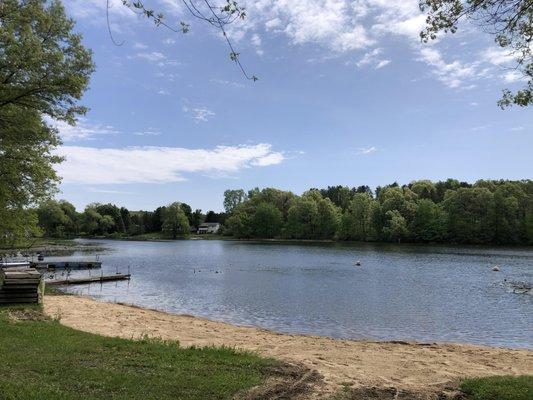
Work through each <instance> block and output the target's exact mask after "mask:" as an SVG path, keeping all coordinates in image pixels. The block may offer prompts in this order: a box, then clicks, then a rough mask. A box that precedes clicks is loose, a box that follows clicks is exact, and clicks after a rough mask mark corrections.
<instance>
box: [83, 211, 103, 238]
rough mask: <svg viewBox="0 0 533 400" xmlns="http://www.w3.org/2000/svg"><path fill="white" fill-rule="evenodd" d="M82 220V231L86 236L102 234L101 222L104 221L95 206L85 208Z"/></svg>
mask: <svg viewBox="0 0 533 400" xmlns="http://www.w3.org/2000/svg"><path fill="white" fill-rule="evenodd" d="M81 220H82V224H81V229H82V231H83V232H84V233H85V234H87V235H96V234H99V233H101V229H100V222H101V221H102V216H101V215H100V213H98V211H96V208H95V207H94V205H92V204H89V205H88V206H87V207H85V210H84V211H83V214H82V217H81Z"/></svg>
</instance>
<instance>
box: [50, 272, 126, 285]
mask: <svg viewBox="0 0 533 400" xmlns="http://www.w3.org/2000/svg"><path fill="white" fill-rule="evenodd" d="M130 278H131V275H130V274H115V275H101V276H88V277H85V278H69V279H63V280H56V281H46V284H47V285H83V284H86V283H98V282H101V283H103V282H113V281H125V280H129V279H130Z"/></svg>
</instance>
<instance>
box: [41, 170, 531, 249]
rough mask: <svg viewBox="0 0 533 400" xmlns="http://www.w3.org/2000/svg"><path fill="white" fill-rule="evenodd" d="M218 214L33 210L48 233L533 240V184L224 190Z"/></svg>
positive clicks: (109, 207)
mask: <svg viewBox="0 0 533 400" xmlns="http://www.w3.org/2000/svg"><path fill="white" fill-rule="evenodd" d="M224 209H225V211H224V212H220V213H218V212H214V211H208V212H207V213H203V212H202V210H199V209H196V210H194V211H193V209H192V207H191V206H190V205H188V204H186V203H183V202H179V201H176V202H173V203H171V204H169V205H166V206H161V207H158V208H157V209H155V210H154V211H131V210H128V209H127V208H125V207H118V206H116V205H114V204H100V203H92V204H89V205H88V206H87V207H86V208H85V210H84V211H83V212H78V211H77V210H76V209H75V207H74V206H73V205H72V204H70V203H68V202H67V201H64V200H61V201H56V200H49V201H46V202H44V203H42V204H41V205H40V206H39V207H38V208H37V209H35V210H33V212H35V214H36V218H37V219H38V225H39V227H40V230H41V232H42V233H43V234H44V235H45V236H47V237H76V236H109V237H141V236H142V235H145V236H147V235H148V237H150V236H149V235H150V234H154V235H153V236H152V237H158V238H165V237H166V238H176V237H186V236H188V235H189V234H190V233H191V232H196V231H197V229H198V227H199V226H200V224H202V223H205V222H211V223H219V224H220V225H221V228H220V231H219V233H220V234H222V235H225V236H230V237H235V238H240V239H295V240H298V239H305V240H351V241H369V242H381V241H383V242H411V243H459V244H511V245H531V244H533V181H531V180H529V179H528V180H520V181H510V180H480V181H477V182H475V183H474V184H470V183H467V182H459V181H458V180H455V179H448V180H446V181H438V182H432V181H429V180H419V181H413V182H411V183H409V184H406V185H402V186H401V185H399V184H397V183H393V184H390V185H387V186H383V187H377V188H376V189H375V190H372V189H371V188H370V187H369V186H366V185H363V186H359V187H352V188H350V187H347V186H329V187H327V188H325V189H310V190H308V191H306V192H304V193H303V194H302V195H300V196H299V195H296V194H294V193H292V192H290V191H284V190H279V189H274V188H266V189H262V190H260V189H259V188H255V189H252V190H250V191H248V192H245V191H244V190H242V189H236V190H226V191H225V192H224Z"/></svg>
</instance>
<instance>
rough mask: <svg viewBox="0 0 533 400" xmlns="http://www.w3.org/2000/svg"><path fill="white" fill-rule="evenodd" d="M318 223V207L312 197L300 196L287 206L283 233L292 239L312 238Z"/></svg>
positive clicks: (314, 235)
mask: <svg viewBox="0 0 533 400" xmlns="http://www.w3.org/2000/svg"><path fill="white" fill-rule="evenodd" d="M317 223H318V207H317V203H316V201H315V200H314V199H312V198H310V197H300V198H297V199H295V200H294V202H293V205H292V206H291V207H290V208H289V212H288V215H287V222H286V224H285V228H284V235H285V236H286V237H288V238H292V239H314V238H315V237H316V231H317Z"/></svg>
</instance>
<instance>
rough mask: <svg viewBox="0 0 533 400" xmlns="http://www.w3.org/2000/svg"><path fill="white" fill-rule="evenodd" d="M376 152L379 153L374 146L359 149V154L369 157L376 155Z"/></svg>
mask: <svg viewBox="0 0 533 400" xmlns="http://www.w3.org/2000/svg"><path fill="white" fill-rule="evenodd" d="M376 151H378V149H377V147H375V146H372V147H361V148H359V149H358V151H357V154H361V155H368V154H372V153H375V152H376Z"/></svg>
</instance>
